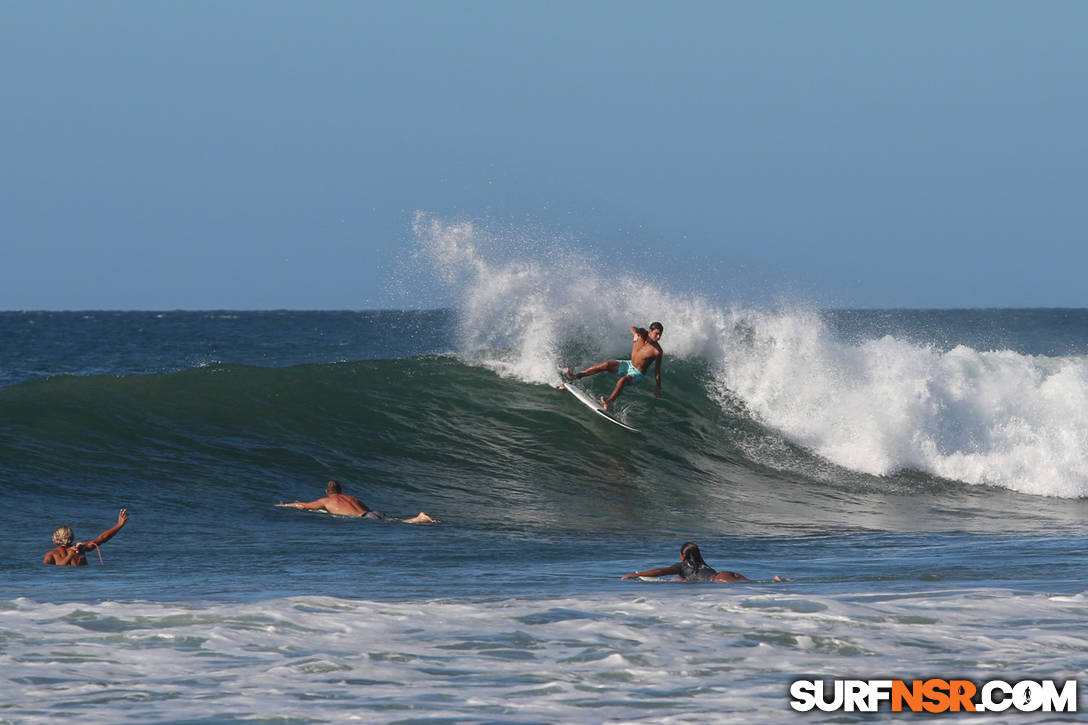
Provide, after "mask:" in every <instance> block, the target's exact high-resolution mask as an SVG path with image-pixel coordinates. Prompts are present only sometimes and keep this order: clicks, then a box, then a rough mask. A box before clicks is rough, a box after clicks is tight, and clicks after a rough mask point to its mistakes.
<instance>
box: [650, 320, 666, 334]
mask: <svg viewBox="0 0 1088 725" xmlns="http://www.w3.org/2000/svg"><path fill="white" fill-rule="evenodd" d="M650 329H651V330H661V331H662V332H664V331H665V326H664V325H662V324H661V323H660V322H651V323H650Z"/></svg>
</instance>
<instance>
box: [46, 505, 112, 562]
mask: <svg viewBox="0 0 1088 725" xmlns="http://www.w3.org/2000/svg"><path fill="white" fill-rule="evenodd" d="M126 522H128V511H127V510H125V509H121V512H120V513H118V514H117V524H116V525H114V526H112V527H110V528H108V529H106V530H105V531H103V532H102V533H101V534H99V535H98V536H96V537H95V538H93V539H91V540H90V541H80V542H78V543H76V544H73V543H72V542H73V541H74V540H75V538H76V537H75V534H73V533H72V527H71V526H58V527H57V530H56V531H54V532H53V543H54V544H56V545H57V548H55V549H53V550H52V551H50V552H48V553H46V555H45V560H44V561H42V563H43V564H57V565H59V566H86V565H87V557H86V556H84V555H83V554H84V552H87V551H90V550H91V549H97V548H98V547H99V546H101V545H102V544H105V543H106V542H107V541H109V540H110V539H112V538H113V537H114V535H116V534H117V532H118V531H120V530H121V527H122V526H124V525H125V523H126ZM98 555H99V557H101V556H102V552H101V551H100V552H98Z"/></svg>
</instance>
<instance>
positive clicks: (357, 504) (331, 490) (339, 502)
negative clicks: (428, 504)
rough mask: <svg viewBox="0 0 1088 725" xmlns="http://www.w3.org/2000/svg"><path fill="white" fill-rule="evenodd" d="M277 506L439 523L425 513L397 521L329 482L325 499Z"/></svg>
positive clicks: (381, 519)
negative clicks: (342, 491)
mask: <svg viewBox="0 0 1088 725" xmlns="http://www.w3.org/2000/svg"><path fill="white" fill-rule="evenodd" d="M276 505H277V506H284V507H286V508H293V509H302V510H303V511H321V510H324V511H328V512H329V513H330V514H339V515H340V516H360V517H362V518H367V519H378V520H379V521H400V522H401V523H405V524H433V523H437V522H436V521H435V520H434V519H432V518H431V517H430V516H428V515H427V514H426V513H424V512H423V511H420V512H419V513H418V514H416V515H415V516H412V517H411V518H407V519H397V518H393V517H392V516H388V515H386V514H383V513H382V512H381V511H374V510H372V509H371V508H370V507H368V506H367V505H366V504H365V503H363V502H362V501H360V500H359V499H357V498H355V497H354V496H348V495H347V494H345V493H341V491H340V484H339V483H338V482H336V481H329V482H328V484H326V486H325V496H324V498H319V499H317V500H316V501H295V502H294V503H278V504H276Z"/></svg>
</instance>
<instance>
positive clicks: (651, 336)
mask: <svg viewBox="0 0 1088 725" xmlns="http://www.w3.org/2000/svg"><path fill="white" fill-rule="evenodd" d="M664 332H665V328H664V326H663V325H662V324H661V323H660V322H651V323H650V329H649V330H647V329H646V328H644V327H632V328H631V335H632V336H633V337H632V339H631V342H632V345H631V359H630V360H605V361H604V362H602V363H597V364H596V365H591V366H589V367H588V368H586V369H585V370H583V371H582V372H580V373H574V372H571V369H570V368H565V369H564V370H563V377H565V378H566V379H567V380H581V379H582V378H585V377H589V376H590V375H596V374H597V373H603V372H606V371H607V372H610V373H612V374H613V375H619V376H620V379H619V380H617V381H616V387H615V388H614V389H613V390H612V394H611V395H609V396H608V397H607V398H606V397H604V396H603V395H602V396H601V407H602V408H603V409H604V410H608V406H609V405H611V404H612V401H613V400H615V399H616V398H618V397H619V395H620V393H622V392H623V389H624V388H625V387H627V386H628V385H638V384H639V383H641V382H642V378H643V377H644V376H645V374H646V371H647V370H648V369H649V368H650V363H653V364H654V379H655V380H656V381H657V387H656V388H654V395H656V396H657V397H659V398H660V397H661V359H662V358H663V357H664V356H665V353H664V352H662V350H661V346H660V345H658V344H657V341H658V340H660V339H661V335H662V333H664Z"/></svg>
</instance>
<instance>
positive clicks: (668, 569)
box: [620, 564, 680, 579]
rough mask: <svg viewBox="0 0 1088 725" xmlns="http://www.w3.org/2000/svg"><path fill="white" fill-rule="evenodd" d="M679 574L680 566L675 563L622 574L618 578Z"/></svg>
mask: <svg viewBox="0 0 1088 725" xmlns="http://www.w3.org/2000/svg"><path fill="white" fill-rule="evenodd" d="M670 575H672V576H679V575H680V567H679V566H677V565H676V564H673V565H672V566H662V567H658V568H657V569H647V570H646V571H636V572H634V573H632V574H624V575H623V576H621V577H620V579H637V578H638V577H640V576H670Z"/></svg>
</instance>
